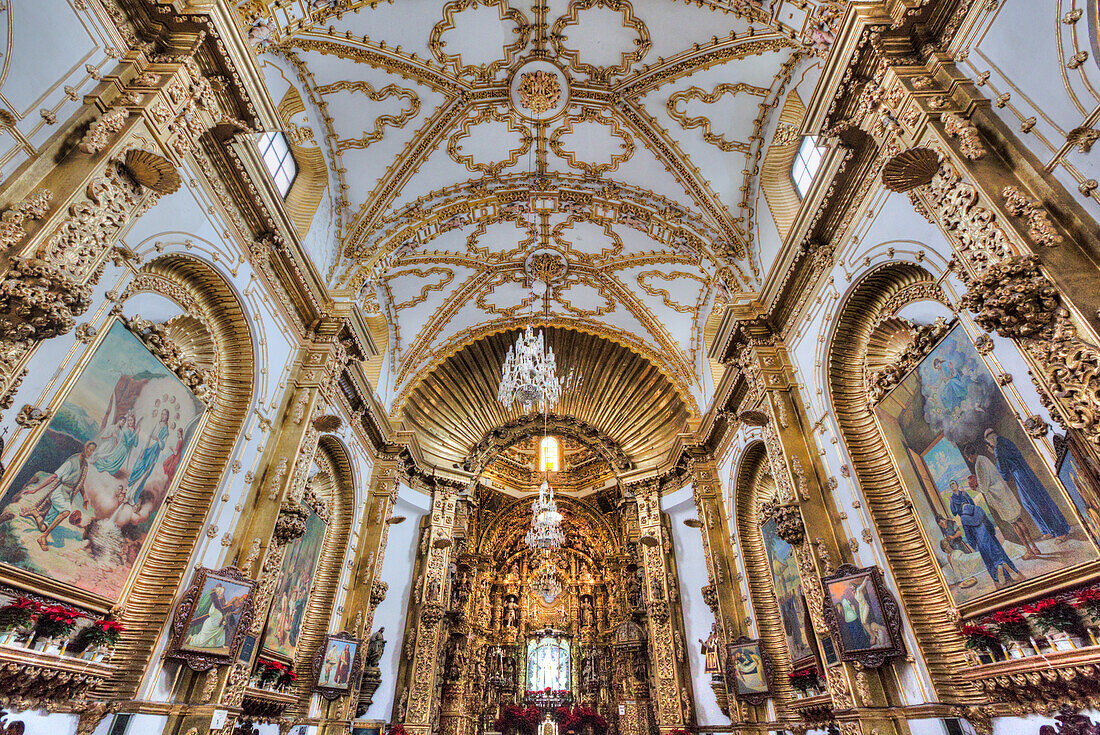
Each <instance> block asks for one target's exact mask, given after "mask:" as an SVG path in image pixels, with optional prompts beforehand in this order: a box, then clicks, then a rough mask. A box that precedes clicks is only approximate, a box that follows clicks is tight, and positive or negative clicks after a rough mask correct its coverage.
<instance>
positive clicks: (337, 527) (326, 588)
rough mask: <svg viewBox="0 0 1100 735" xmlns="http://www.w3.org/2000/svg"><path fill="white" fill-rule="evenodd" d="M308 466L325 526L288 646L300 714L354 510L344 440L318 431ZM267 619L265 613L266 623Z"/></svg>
mask: <svg viewBox="0 0 1100 735" xmlns="http://www.w3.org/2000/svg"><path fill="white" fill-rule="evenodd" d="M314 465H315V468H316V472H315V473H314V474H313V476H312V477H311V478H310V479H309V480H308V482H307V491H306V492H307V494H312V495H313V496H315V498H316V500H317V501H319V502H320V503H322V504H323V505H324V508H323V513H324V515H325V516H326V519H327V528H326V530H325V537H324V542H323V543H322V544H321V552H320V556H319V559H318V562H317V567H316V571H315V572H314V575H313V584H312V586H311V590H310V593H309V601H308V602H307V604H306V611H305V614H304V615H303V617H302V620H303V622H302V630H301V632H300V634H299V636H298V642H297V646H296V647H295V649H294V662H293V663H294V669H295V671H296V672H298V680H297V685H296V688H295V693H296V694H298V696H299V700H298V705H297V706H298V708H299V709H300V710H301V713H302V714H304V712H305V709H306V708H307V707H308V703H309V693H310V691H311V690H312V685H313V682H312V676H311V670H312V669H311V667H312V665H313V657H314V656H315V655H316V653H317V650H318V649H319V648H320V647H321V646H322V645H323V644H324V637H325V633H327V632H329V627H330V621H331V619H332V617H333V616H334V615H336V617H337V618H339V615H337V614H336V612H335V611H336V598H337V595H338V593H339V589H340V574H341V572H342V570H343V561H344V553H345V550H346V549H347V548H348V544H349V540H350V537H351V526H352V521H353V517H354V513H355V475H354V471H353V463H352V458H351V453H350V452H349V451H348V448H347V447H346V446H345V445H344V443H343V442H342V441H341V440H340V439H338V438H337V437H335V436H333V435H332V434H322V435H321V437H320V439H319V440H318V443H317V453H316V455H314ZM271 620H272V618H271V616H270V615H269V618H268V625H269V626H270V625H271ZM351 627H354V628H358V627H359V622H358V621H356V622H355V623H353V625H352V626H351ZM349 632H350V633H352V634H353V635H357V634H358V631H357V630H351V629H349Z"/></svg>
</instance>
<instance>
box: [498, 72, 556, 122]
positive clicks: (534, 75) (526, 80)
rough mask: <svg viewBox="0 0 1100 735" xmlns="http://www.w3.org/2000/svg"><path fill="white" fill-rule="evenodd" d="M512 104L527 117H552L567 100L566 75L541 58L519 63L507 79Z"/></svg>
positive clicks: (542, 119)
mask: <svg viewBox="0 0 1100 735" xmlns="http://www.w3.org/2000/svg"><path fill="white" fill-rule="evenodd" d="M509 90H510V93H511V100H512V107H513V108H514V109H515V111H516V112H517V113H519V115H520V116H521V117H523V118H526V119H527V120H538V121H544V120H552V119H554V118H555V117H557V116H558V115H560V114H561V113H562V112H564V111H565V107H566V105H568V104H569V78H568V77H567V76H566V75H565V72H563V71H562V70H561V69H560V68H558V66H557V65H555V64H554V63H553V62H551V61H547V60H545V59H535V60H533V61H528V62H526V63H524V64H522V65H521V66H520V67H519V68H518V69H516V71H515V72H514V73H513V74H512V79H511V81H510V82H509Z"/></svg>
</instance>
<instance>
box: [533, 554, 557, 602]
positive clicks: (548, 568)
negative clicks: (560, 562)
mask: <svg viewBox="0 0 1100 735" xmlns="http://www.w3.org/2000/svg"><path fill="white" fill-rule="evenodd" d="M531 591H532V592H534V593H535V594H536V595H538V596H539V597H541V598H542V601H543V602H545V603H546V604H547V605H550V604H553V602H554V600H556V599H557V598H558V595H560V594H561V581H560V580H558V570H557V566H556V565H555V564H554V562H553V560H552V559H551V558H550V552H548V551H544V552H543V553H542V554H541V560H540V561H539V568H538V570H537V571H536V572H535V574H534V576H533V577H532V578H531Z"/></svg>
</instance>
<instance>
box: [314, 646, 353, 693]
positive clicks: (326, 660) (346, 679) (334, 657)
mask: <svg viewBox="0 0 1100 735" xmlns="http://www.w3.org/2000/svg"><path fill="white" fill-rule="evenodd" d="M358 648H359V644H358V643H356V642H354V641H342V640H339V639H337V638H330V639H329V640H328V643H327V644H326V646H325V653H324V656H323V657H322V658H321V672H320V674H319V675H318V677H317V686H318V687H323V688H325V689H347V688H348V687H349V686H350V685H351V672H352V668H353V666H354V663H355V654H356V652H357V651H358Z"/></svg>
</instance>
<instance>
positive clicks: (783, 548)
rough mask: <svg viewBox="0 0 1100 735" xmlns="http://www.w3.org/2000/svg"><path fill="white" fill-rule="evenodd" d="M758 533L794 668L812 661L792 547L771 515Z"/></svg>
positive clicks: (800, 580)
mask: <svg viewBox="0 0 1100 735" xmlns="http://www.w3.org/2000/svg"><path fill="white" fill-rule="evenodd" d="M760 533H761V535H762V536H763V539H764V549H765V551H766V552H767V555H768V565H769V566H770V567H771V573H772V585H773V586H774V587H775V599H776V602H778V603H779V617H780V618H781V619H782V621H783V634H784V635H785V636H786V639H787V650H788V651H789V652H790V654H791V664H792V665H793V666H794V667H795V668H796V669H797V668H798V667H799V666H800V665H805V664H808V663H812V662H813V661H814V651H813V648H812V647H811V643H810V633H809V630H808V629H807V627H806V603H805V600H804V599H803V597H802V577H801V576H799V573H798V559H796V558H795V555H794V547H792V546H791V545H790V544H788V543H787V542H786V541H784V540H783V539H781V538H780V537H779V532H778V527H777V525H776V522H775V520H774V519H771V520H768V521H766V522H765V523H764V524H763V525H761V526H760Z"/></svg>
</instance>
